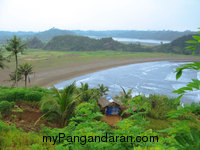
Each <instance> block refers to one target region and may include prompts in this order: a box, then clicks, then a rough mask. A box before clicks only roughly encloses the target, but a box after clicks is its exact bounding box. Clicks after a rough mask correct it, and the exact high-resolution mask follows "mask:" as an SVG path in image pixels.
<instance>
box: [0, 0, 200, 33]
mask: <svg viewBox="0 0 200 150" xmlns="http://www.w3.org/2000/svg"><path fill="white" fill-rule="evenodd" d="M199 14H200V0H0V30H4V31H19V30H20V31H43V30H47V29H50V28H52V27H56V28H60V29H67V30H77V29H80V30H179V31H184V30H197V28H198V27H200V19H199Z"/></svg>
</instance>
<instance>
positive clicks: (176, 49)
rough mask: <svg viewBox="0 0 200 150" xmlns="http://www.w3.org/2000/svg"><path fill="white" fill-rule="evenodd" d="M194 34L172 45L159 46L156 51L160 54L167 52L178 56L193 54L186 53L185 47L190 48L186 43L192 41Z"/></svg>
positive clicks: (181, 38) (179, 39)
mask: <svg viewBox="0 0 200 150" xmlns="http://www.w3.org/2000/svg"><path fill="white" fill-rule="evenodd" d="M192 36H193V34H190V35H185V36H182V37H180V38H177V39H175V40H173V41H172V42H171V43H168V44H162V45H159V46H157V47H156V48H155V49H156V51H158V52H167V53H177V54H186V55H188V54H192V51H186V49H185V47H186V46H189V44H188V43H186V41H189V40H192V39H193V38H192Z"/></svg>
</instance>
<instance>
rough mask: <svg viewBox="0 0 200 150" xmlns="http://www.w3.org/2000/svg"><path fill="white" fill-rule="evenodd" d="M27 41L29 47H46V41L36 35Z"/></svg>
mask: <svg viewBox="0 0 200 150" xmlns="http://www.w3.org/2000/svg"><path fill="white" fill-rule="evenodd" d="M26 43H27V47H28V48H33V49H41V48H43V47H44V43H42V41H41V40H39V39H38V38H36V37H34V38H31V39H28V40H27V42H26Z"/></svg>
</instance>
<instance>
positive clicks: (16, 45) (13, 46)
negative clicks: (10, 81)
mask: <svg viewBox="0 0 200 150" xmlns="http://www.w3.org/2000/svg"><path fill="white" fill-rule="evenodd" d="M5 49H6V50H7V51H9V52H11V55H10V57H11V56H15V63H16V68H15V70H16V76H15V82H16V87H18V81H17V79H18V77H17V76H18V53H22V52H23V51H24V50H25V49H26V43H23V42H22V40H21V38H18V37H17V36H14V37H13V38H12V39H10V40H8V41H7V45H6V46H5Z"/></svg>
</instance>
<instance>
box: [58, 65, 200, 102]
mask: <svg viewBox="0 0 200 150" xmlns="http://www.w3.org/2000/svg"><path fill="white" fill-rule="evenodd" d="M181 64H184V62H170V61H161V62H147V63H138V64H131V65H126V66H120V67H115V68H111V69H107V70H103V71H98V72H94V73H90V74H87V75H84V76H80V77H77V78H73V79H71V80H68V81H64V82H61V83H58V84H56V85H55V87H56V88H58V89H63V88H64V87H66V86H67V85H69V84H70V83H72V82H73V81H74V80H76V85H77V86H79V87H80V85H81V82H82V83H88V84H89V86H90V87H91V88H93V87H97V86H98V84H104V85H105V86H108V87H109V92H108V94H109V96H114V95H116V94H119V92H120V91H122V89H121V87H120V86H122V87H123V88H124V89H125V90H129V89H130V88H133V92H132V96H136V95H139V94H143V95H146V96H149V94H160V95H167V96H170V97H177V96H178V95H177V94H174V93H172V91H173V90H176V89H178V88H181V87H183V86H185V85H186V84H187V83H188V82H190V81H191V79H200V72H197V71H194V70H184V71H183V75H182V77H181V78H180V79H179V80H176V74H175V73H174V71H175V69H176V68H177V67H178V66H179V65H181ZM199 101H200V91H193V92H189V93H187V94H185V95H184V96H183V98H182V102H183V103H191V102H199Z"/></svg>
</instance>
